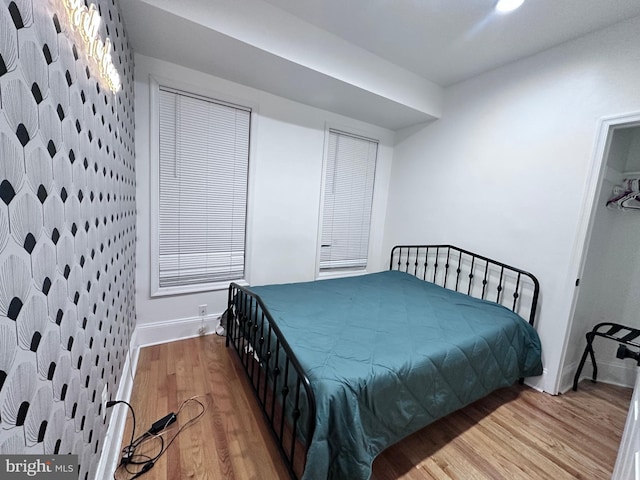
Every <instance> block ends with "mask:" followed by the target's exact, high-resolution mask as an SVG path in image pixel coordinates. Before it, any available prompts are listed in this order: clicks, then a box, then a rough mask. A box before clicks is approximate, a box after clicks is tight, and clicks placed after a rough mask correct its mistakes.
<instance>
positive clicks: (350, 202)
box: [320, 130, 378, 271]
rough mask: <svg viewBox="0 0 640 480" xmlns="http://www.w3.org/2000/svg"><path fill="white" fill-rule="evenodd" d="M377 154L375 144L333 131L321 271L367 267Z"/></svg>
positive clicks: (322, 240)
mask: <svg viewBox="0 0 640 480" xmlns="http://www.w3.org/2000/svg"><path fill="white" fill-rule="evenodd" d="M377 154H378V142H376V141H375V140H370V139H367V138H363V137H358V136H355V135H351V134H348V133H345V132H340V131H337V130H330V131H329V149H328V155H327V166H326V173H325V182H324V200H323V209H322V234H321V250H320V270H321V271H322V270H330V269H335V268H364V267H366V266H367V257H368V251H369V230H370V226H371V205H372V202H373V184H374V177H375V170H376V158H377Z"/></svg>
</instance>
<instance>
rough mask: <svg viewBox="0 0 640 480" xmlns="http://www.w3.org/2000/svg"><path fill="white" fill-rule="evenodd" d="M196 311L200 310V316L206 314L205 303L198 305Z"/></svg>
mask: <svg viewBox="0 0 640 480" xmlns="http://www.w3.org/2000/svg"><path fill="white" fill-rule="evenodd" d="M198 311H199V312H200V316H201V317H206V316H207V304H206V303H205V304H204V305H200V306H199V307H198Z"/></svg>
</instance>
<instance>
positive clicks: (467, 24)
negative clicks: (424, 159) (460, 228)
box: [120, 0, 640, 130]
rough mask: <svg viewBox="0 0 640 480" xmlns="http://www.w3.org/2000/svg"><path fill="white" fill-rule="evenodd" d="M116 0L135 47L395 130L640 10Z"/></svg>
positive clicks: (308, 0)
mask: <svg viewBox="0 0 640 480" xmlns="http://www.w3.org/2000/svg"><path fill="white" fill-rule="evenodd" d="M494 5H495V0H181V1H180V2H176V1H175V0H120V7H121V10H122V14H123V20H124V22H125V25H126V27H127V34H128V36H129V41H130V43H131V45H132V47H133V49H134V51H136V52H138V53H141V54H143V55H146V56H151V57H155V58H159V59H161V60H166V61H169V62H172V63H176V64H179V65H183V66H186V67H189V68H193V69H196V70H199V71H201V72H205V73H210V74H212V75H216V76H219V77H222V78H226V79H228V80H231V81H234V82H237V83H241V84H244V85H247V86H250V87H254V88H258V89H261V90H264V91H267V92H270V93H274V94H276V95H280V96H284V97H288V98H291V99H293V100H296V101H299V102H302V103H306V104H309V105H312V106H316V107H319V108H323V109H326V110H330V111H334V112H337V113H340V114H344V115H347V116H350V117H353V118H357V119H360V120H364V121H367V122H370V123H374V124H376V125H380V126H383V127H387V128H390V129H393V130H397V129H399V128H403V127H406V126H409V125H413V124H416V123H420V122H425V121H431V120H433V119H436V118H439V117H440V116H441V114H442V95H443V91H444V88H446V87H448V86H450V85H452V84H455V83H457V82H461V81H464V80H466V79H469V78H471V77H474V76H476V75H479V74H481V73H483V72H486V71H489V70H492V69H494V68H497V67H499V66H502V65H505V64H508V63H510V62H513V61H516V60H518V59H521V58H524V57H527V56H529V55H533V54H535V53H538V52H541V51H544V50H546V49H549V48H551V47H553V46H556V45H559V44H561V43H563V42H566V41H569V40H572V39H575V38H577V37H580V36H582V35H586V34H588V33H590V32H593V31H596V30H599V29H602V28H606V27H608V26H610V25H613V24H615V23H617V22H620V21H622V20H625V19H628V18H631V17H635V16H638V15H640V1H638V0H526V1H525V4H524V5H523V6H522V7H521V8H520V9H518V10H516V11H515V12H512V13H510V14H497V13H495V12H494V9H493V7H494Z"/></svg>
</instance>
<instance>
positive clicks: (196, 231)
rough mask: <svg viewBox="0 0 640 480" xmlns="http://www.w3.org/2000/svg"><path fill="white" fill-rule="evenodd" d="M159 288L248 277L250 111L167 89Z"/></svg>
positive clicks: (163, 97) (162, 107)
mask: <svg viewBox="0 0 640 480" xmlns="http://www.w3.org/2000/svg"><path fill="white" fill-rule="evenodd" d="M159 115H160V119H159V120H160V125H159V134H160V138H159V146H160V148H159V151H160V153H159V156H160V159H159V161H160V165H159V173H160V175H159V181H160V185H159V220H158V236H159V242H158V243H159V245H158V247H159V248H158V252H159V258H158V263H159V286H160V287H175V286H186V285H195V284H205V283H211V282H218V281H225V280H233V279H239V278H242V276H243V275H244V254H245V252H244V251H245V223H246V211H247V177H248V165H249V129H250V116H251V112H250V110H248V109H244V108H240V107H237V106H233V105H227V104H222V103H218V102H215V101H212V100H210V99H205V98H201V97H197V96H192V95H189V94H186V93H183V92H179V91H175V90H171V89H167V88H165V87H160V91H159Z"/></svg>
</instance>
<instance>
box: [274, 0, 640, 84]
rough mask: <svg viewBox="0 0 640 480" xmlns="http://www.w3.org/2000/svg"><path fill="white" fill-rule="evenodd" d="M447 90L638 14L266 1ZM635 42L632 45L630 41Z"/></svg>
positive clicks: (541, 2) (558, 0)
mask: <svg viewBox="0 0 640 480" xmlns="http://www.w3.org/2000/svg"><path fill="white" fill-rule="evenodd" d="M265 1H266V2H268V3H270V4H272V5H274V6H276V7H278V8H281V9H283V10H285V11H287V12H289V13H291V14H293V15H295V16H296V17H298V18H300V19H302V20H304V21H306V22H309V23H311V24H313V25H315V26H317V27H319V28H321V29H323V30H325V31H327V32H331V33H333V34H334V35H337V36H338V37H340V38H342V39H344V40H346V41H348V42H350V43H352V44H354V45H358V46H360V47H362V48H364V49H366V50H368V51H370V52H372V53H374V54H376V55H378V56H379V57H381V58H385V59H387V60H389V61H391V62H393V63H395V64H396V65H398V66H400V67H402V68H405V69H407V70H410V71H412V72H415V73H417V74H418V75H420V76H421V77H423V78H428V79H430V80H431V81H433V82H435V83H437V84H439V85H442V86H445V87H446V86H449V85H452V84H454V83H457V82H460V81H462V80H466V79H468V78H471V77H473V76H476V75H479V74H480V73H483V72H486V71H488V70H492V69H494V68H497V67H499V66H502V65H505V64H507V63H510V62H513V61H515V60H518V59H521V58H524V57H527V56H529V55H532V54H535V53H538V52H541V51H543V50H546V49H548V48H551V47H553V46H555V45H559V44H561V43H563V42H566V41H568V40H572V39H575V38H578V37H580V36H582V35H586V34H588V33H590V32H594V31H596V30H600V29H603V28H605V27H608V26H611V25H613V24H615V23H618V22H620V21H623V20H627V19H629V18H632V17H635V16H637V15H640V1H639V0H525V2H524V4H523V5H522V6H521V7H520V8H519V9H517V10H516V11H514V12H511V13H508V14H500V13H497V12H495V11H494V7H495V5H496V3H497V0H321V1H319V0H265ZM630 41H634V42H637V39H630Z"/></svg>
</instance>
